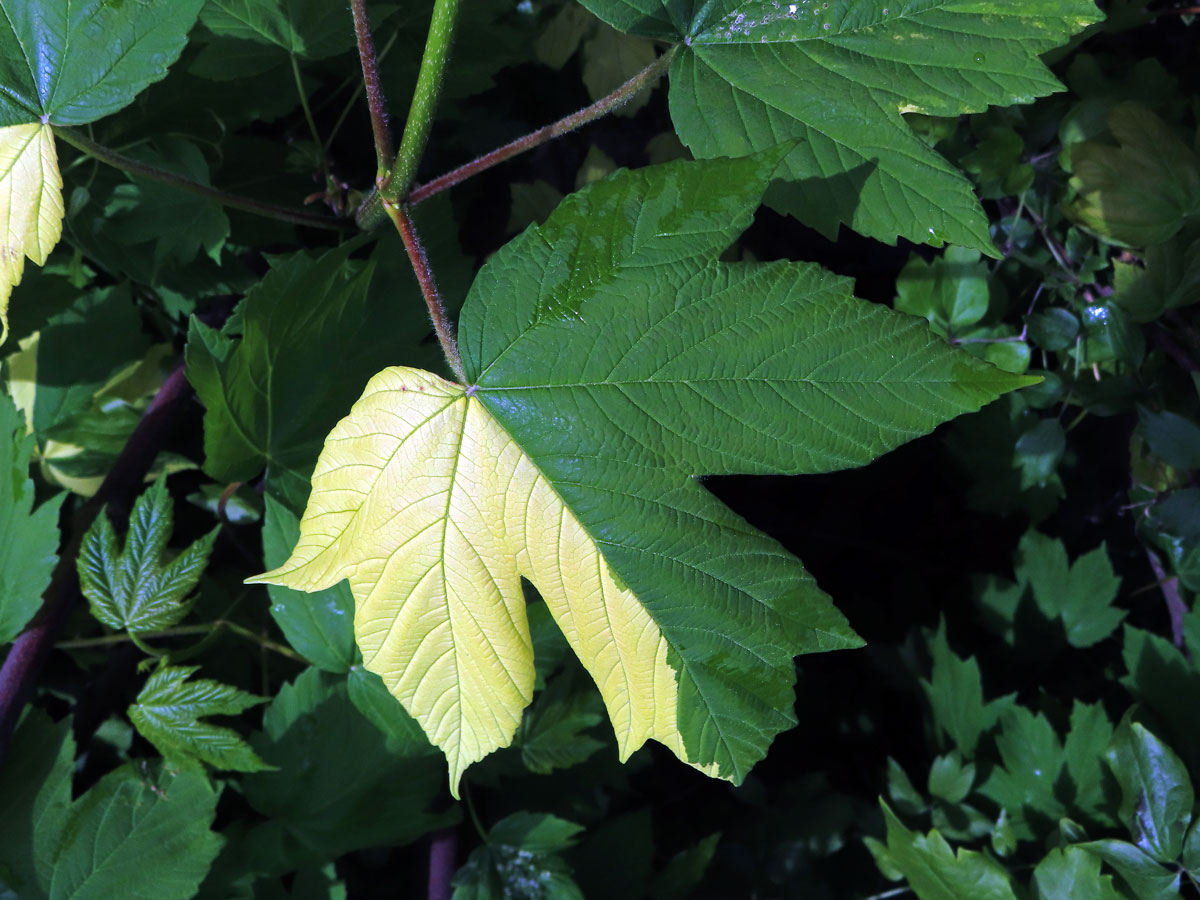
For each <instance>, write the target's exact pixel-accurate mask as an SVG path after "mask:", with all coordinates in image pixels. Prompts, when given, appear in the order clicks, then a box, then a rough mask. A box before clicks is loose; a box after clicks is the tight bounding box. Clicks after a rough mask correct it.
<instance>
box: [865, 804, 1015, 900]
mask: <svg viewBox="0 0 1200 900" xmlns="http://www.w3.org/2000/svg"><path fill="white" fill-rule="evenodd" d="M879 805H880V806H881V807H883V816H884V819H885V820H886V822H887V845H886V846H885V845H883V844H882V843H880V842H879V841H877V840H874V839H873V838H868V839H867V845H868V847H869V849H870V850H871V853H872V854H874V856H875V858H876V861H877V863H879V866H880V869H884V870H885V871H891V872H894V873H899V874H900V875H902V876H903V877H904V878H906V879H907V880H908V886H909V888H910V889H911V890H912V892H913V893H914V894H916V895H917V897H919V898H920V900H1016V894H1015V893H1014V892H1013V886H1012V876H1010V875H1009V874H1008V872H1007V871H1006V870H1005V868H1004V867H1003V866H1002V865H1000V864H999V863H998V862H996V861H995V860H994V859H992V858H991V857H990V856H987V855H986V854H983V853H977V852H975V851H974V850H968V849H966V848H965V847H960V848H959V849H958V852H957V853H955V852H954V851H953V850H952V849H951V848H950V845H949V844H948V843H946V839H945V838H944V837H942V835H941V834H940V833H939V832H938V831H937V829H933V830H932V831H930V832H929V833H928V834H921V833H920V832H917V831H910V830H909V829H907V828H905V827H904V824H903V823H902V822H901V821H900V820H899V819H898V818H896V814H895V813H894V812H892V810H891V809H890V808H889V807H888V805H887V804H886V803H884V802H883V801H882V800H880V801H879ZM885 867H886V869H885Z"/></svg>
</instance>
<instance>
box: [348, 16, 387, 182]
mask: <svg viewBox="0 0 1200 900" xmlns="http://www.w3.org/2000/svg"><path fill="white" fill-rule="evenodd" d="M350 11H351V13H352V14H353V15H354V36H355V37H356V38H357V39H358V59H359V62H361V63H362V73H363V86H364V87H365V88H366V91H367V107H368V108H369V109H370V111H371V131H372V132H373V134H374V136H375V156H376V160H377V162H378V165H379V174H380V176H382V175H383V174H384V173H386V172H387V171H388V170H389V169H391V167H392V161H393V160H394V158H395V156H396V152H395V150H394V149H393V148H392V135H391V132H390V131H388V115H387V102H386V101H385V100H384V98H383V87H382V86H381V84H380V81H379V61H378V59H377V58H376V56H375V39H374V38H373V37H371V22H370V19H368V18H367V0H350Z"/></svg>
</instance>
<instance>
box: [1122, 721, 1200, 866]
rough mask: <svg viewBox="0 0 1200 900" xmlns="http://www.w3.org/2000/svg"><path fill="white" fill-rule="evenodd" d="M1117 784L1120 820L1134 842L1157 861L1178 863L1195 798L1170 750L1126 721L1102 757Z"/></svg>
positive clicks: (1142, 728)
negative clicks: (1125, 825) (1118, 788)
mask: <svg viewBox="0 0 1200 900" xmlns="http://www.w3.org/2000/svg"><path fill="white" fill-rule="evenodd" d="M1105 758H1106V759H1107V760H1108V763H1109V765H1110V766H1111V767H1112V770H1113V774H1114V775H1116V777H1117V781H1118V782H1120V785H1121V794H1122V802H1121V819H1122V820H1123V821H1124V822H1126V823H1127V824H1128V825H1129V828H1130V831H1131V832H1132V833H1133V837H1134V841H1135V842H1136V843H1137V845H1138V846H1139V847H1141V848H1142V849H1143V850H1145V851H1146V852H1147V853H1148V854H1150V855H1151V856H1152V857H1154V858H1155V859H1156V860H1158V861H1159V862H1164V863H1170V862H1174V861H1175V860H1176V859H1178V857H1179V854H1180V852H1181V851H1182V850H1183V839H1184V836H1185V835H1186V834H1187V828H1188V825H1189V824H1190V823H1191V820H1192V803H1193V802H1194V801H1195V793H1194V791H1193V790H1192V781H1191V779H1190V778H1189V777H1188V774H1187V769H1185V768H1184V766H1183V763H1182V762H1180V760H1179V757H1178V756H1176V755H1175V753H1174V752H1173V751H1172V750H1171V748H1170V747H1168V746H1166V744H1164V743H1162V741H1160V740H1159V739H1158V738H1156V737H1155V736H1154V735H1153V734H1151V733H1150V732H1149V731H1147V730H1146V728H1145V727H1143V726H1142V725H1141V724H1140V723H1138V722H1130V721H1129V720H1128V718H1126V719H1125V720H1124V721H1122V722H1121V724H1120V726H1119V727H1118V728H1117V731H1116V734H1114V735H1113V739H1112V742H1111V743H1110V744H1109V747H1108V752H1107V753H1106V754H1105Z"/></svg>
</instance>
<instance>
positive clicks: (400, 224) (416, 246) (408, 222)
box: [380, 198, 467, 384]
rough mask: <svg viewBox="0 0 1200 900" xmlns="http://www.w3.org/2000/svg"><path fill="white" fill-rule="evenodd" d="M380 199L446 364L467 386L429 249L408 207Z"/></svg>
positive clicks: (456, 343)
mask: <svg viewBox="0 0 1200 900" xmlns="http://www.w3.org/2000/svg"><path fill="white" fill-rule="evenodd" d="M380 199H381V200H383V208H384V210H385V211H386V212H387V214H388V216H389V217H390V218H391V220H392V222H393V223H394V224H395V226H396V230H397V231H398V232H400V239H401V240H402V241H404V249H405V250H406V251H408V259H409V262H411V263H412V267H413V272H414V273H415V274H416V276H417V281H418V282H419V283H420V285H421V294H422V296H424V298H425V305H426V306H427V307H428V308H429V318H430V319H431V320H432V322H433V330H434V331H435V332H436V333H437V339H438V343H440V344H441V345H442V352H443V353H444V354H445V355H446V362H448V363H449V364H450V368H451V369H452V370H453V371H454V374H455V375H456V376H457V377H458V379H459V380H460V381H461V382H462V383H463V384H466V383H467V376H466V373H465V371H464V370H463V364H462V357H461V356H460V355H459V352H458V341H457V339H456V338H455V337H454V326H453V325H451V324H450V317H449V316H447V315H446V307H445V305H444V304H443V303H442V296H441V294H439V293H438V289H437V281H436V280H435V279H434V277H433V269H431V268H430V267H429V258H428V257H427V256H426V255H425V247H424V245H422V244H421V238H420V236H419V235H418V234H417V230H416V228H415V227H414V226H413V221H412V218H411V217H410V216H409V214H408V207H407V206H405V205H404V204H399V205H393V204H391V203H389V202H388V201H387V200H386V199H383V198H380Z"/></svg>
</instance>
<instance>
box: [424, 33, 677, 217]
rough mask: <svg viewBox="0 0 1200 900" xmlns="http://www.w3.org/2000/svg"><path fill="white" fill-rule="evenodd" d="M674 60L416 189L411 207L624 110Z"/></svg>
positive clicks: (663, 60) (662, 60) (669, 55)
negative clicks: (557, 138)
mask: <svg viewBox="0 0 1200 900" xmlns="http://www.w3.org/2000/svg"><path fill="white" fill-rule="evenodd" d="M674 57H675V47H672V48H671V49H669V50H668V51H667V52H666V53H664V54H663V55H662V56H660V57H659V58H658V59H656V60H655V61H654V62H652V63H650V65H648V66H646V68H644V69H642V71H640V72H638V73H637V74H636V75H634V76H633V77H632V78H630V79H629V80H628V81H626V82H625V83H624V84H623V85H621V86H620V87H619V88H617V89H616V90H615V91H613V92H612V93H611V94H608V95H607V96H604V97H601V98H600V99H599V100H597V101H596V102H595V103H593V104H592V105H591V106H585V107H584V108H583V109H581V110H579V111H578V112H574V113H571V115H569V116H567V117H566V118H563V119H559V120H558V121H557V122H553V123H551V124H550V125H546V126H544V127H542V128H539V129H538V130H537V131H533V132H530V133H529V134H527V135H525V136H524V137H519V138H517V139H516V140H515V141H512V142H511V143H508V144H505V145H504V146H503V147H499V148H497V149H495V150H493V151H491V152H490V153H486V154H484V155H483V156H480V157H479V158H477V159H473V160H472V161H471V162H469V163H467V164H466V165H463V166H459V167H458V168H457V169H455V170H454V171H452V172H447V173H446V174H445V175H442V176H440V177H438V178H435V179H434V180H433V181H430V182H429V183H427V184H422V185H419V186H418V187H415V188H413V190H412V192H411V193H410V194H409V196H408V202H409V204H411V205H413V206H415V205H416V204H418V203H420V202H421V201H422V200H427V199H428V198H430V197H432V196H433V195H434V194H437V193H439V192H441V191H444V190H445V189H446V188H449V187H453V186H454V185H456V184H458V183H459V182H460V181H465V180H466V179H468V178H470V177H471V176H472V175H478V174H479V173H480V172H483V171H484V170H486V169H490V168H491V167H492V166H495V165H499V164H500V163H502V162H504V161H505V160H508V159H512V158H513V157H514V156H517V155H518V154H521V153H524V152H526V151H527V150H532V149H533V148H534V147H538V146H541V145H542V144H544V143H546V142H547V141H550V140H553V139H554V138H556V137H558V136H559V135H563V134H566V133H567V132H568V131H574V130H575V129H576V128H579V127H580V126H581V125H586V124H587V123H588V122H591V121H594V120H595V119H599V118H600V117H601V116H604V115H607V114H608V113H610V112H612V111H613V110H615V109H618V108H620V107H621V106H624V105H625V104H626V103H628V102H629V101H630V100H632V99H633V98H634V97H635V96H636V95H637V94H639V93H641V92H642V91H643V90H645V89H646V88H647V87H649V86H651V85H653V84H654V83H655V82H656V81H658V79H659V77H660V76H661V75H662V74H663V72H665V71H666V70H667V67H668V66H670V65H671V60H672V59H673V58H674Z"/></svg>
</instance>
